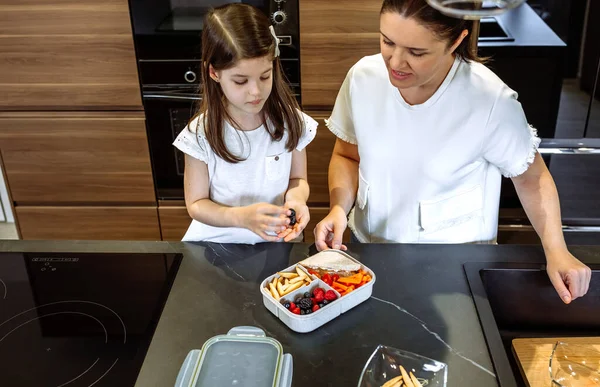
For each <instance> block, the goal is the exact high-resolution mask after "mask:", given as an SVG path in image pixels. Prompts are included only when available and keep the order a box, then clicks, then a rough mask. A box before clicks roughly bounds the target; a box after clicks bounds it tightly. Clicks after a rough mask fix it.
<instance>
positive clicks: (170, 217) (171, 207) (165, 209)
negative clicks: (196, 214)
mask: <svg viewBox="0 0 600 387" xmlns="http://www.w3.org/2000/svg"><path fill="white" fill-rule="evenodd" d="M158 216H159V218H160V230H161V234H162V239H163V241H173V242H174V241H180V240H181V238H183V236H184V235H185V232H186V231H187V229H188V227H189V226H190V223H191V222H192V218H190V215H189V214H188V211H187V208H186V207H185V202H184V201H183V200H159V202H158Z"/></svg>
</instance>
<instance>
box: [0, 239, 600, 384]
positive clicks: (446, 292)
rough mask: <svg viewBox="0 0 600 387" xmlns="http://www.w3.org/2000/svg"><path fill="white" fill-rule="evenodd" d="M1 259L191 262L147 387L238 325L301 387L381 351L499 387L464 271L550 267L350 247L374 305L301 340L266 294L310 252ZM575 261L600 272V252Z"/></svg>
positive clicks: (5, 245) (104, 246) (1, 247)
mask: <svg viewBox="0 0 600 387" xmlns="http://www.w3.org/2000/svg"><path fill="white" fill-rule="evenodd" d="M0 251H32V252H33V251H40V252H100V251H102V252H176V251H180V252H183V254H184V258H183V261H182V263H181V267H180V269H179V273H178V275H177V278H176V279H175V283H174V285H173V288H172V291H171V293H170V295H169V298H168V301H167V304H166V306H165V308H164V311H163V314H162V316H161V319H160V322H159V324H158V327H157V330H156V333H155V335H154V338H153V340H152V343H151V345H150V348H149V351H148V354H147V356H146V359H145V362H144V365H143V367H142V370H141V372H140V375H139V378H138V381H137V383H136V386H138V387H141V386H143V387H151V386H170V385H173V384H174V381H175V378H176V376H177V373H178V371H179V367H180V365H181V363H182V362H183V360H184V358H185V356H186V355H187V353H188V352H189V351H190V350H191V349H195V348H200V347H201V346H202V344H203V343H204V342H205V341H206V340H207V339H208V338H210V337H212V336H215V335H219V334H225V333H227V331H228V330H229V329H231V328H232V327H234V326H239V325H252V326H257V327H259V328H261V329H263V330H264V331H265V332H266V333H267V335H268V336H271V337H273V338H275V339H277V340H279V341H280V342H281V344H282V345H283V347H284V351H285V352H286V353H291V354H292V355H293V357H294V383H293V385H294V386H297V387H298V386H309V385H310V386H315V387H317V386H356V385H357V383H358V378H359V375H360V373H361V371H362V368H363V366H364V364H365V362H366V361H367V359H368V358H369V355H370V354H371V353H372V351H373V350H374V349H375V347H376V346H377V345H378V344H385V345H389V346H393V347H396V348H400V349H404V350H408V351H412V352H416V353H418V354H421V355H423V356H427V357H431V358H433V359H436V360H440V361H443V362H446V363H447V364H448V365H449V374H448V376H449V380H448V385H449V386H481V387H484V386H497V382H496V378H495V377H494V375H493V366H492V363H491V360H490V357H489V355H488V350H487V346H486V343H485V340H484V337H483V334H482V330H481V327H480V325H479V320H478V317H477V312H476V310H475V306H474V303H473V301H472V298H471V293H470V291H469V286H468V283H467V280H466V277H465V274H464V271H463V266H462V264H463V263H464V262H531V263H543V262H544V256H543V253H542V251H541V250H540V249H539V248H537V247H534V246H509V245H501V246H490V245H400V244H396V245H392V244H369V245H367V244H365V245H363V244H358V245H357V244H354V245H349V253H350V254H351V255H353V256H354V257H356V258H357V259H359V260H360V261H362V262H363V263H364V264H365V265H367V266H368V267H370V268H371V269H372V270H374V271H375V273H376V274H377V281H376V283H375V285H374V288H373V296H372V298H371V299H369V300H367V301H366V302H364V303H363V304H360V305H359V306H357V307H356V308H354V309H352V310H350V311H349V312H347V313H345V314H343V315H341V316H340V317H338V318H337V319H335V320H333V321H331V322H330V323H328V324H326V325H324V326H323V327H321V328H318V329H317V330H316V331H314V332H312V333H307V334H299V333H295V332H293V331H291V330H289V329H288V328H287V326H285V325H284V324H283V323H281V322H280V321H279V320H278V319H277V318H276V317H275V316H273V315H272V314H271V313H270V312H269V311H267V309H266V308H265V307H264V306H263V302H262V296H261V294H260V292H259V289H258V287H259V283H260V282H261V281H262V280H263V279H264V278H265V277H267V276H268V275H270V274H272V273H273V272H275V271H278V270H281V269H283V268H285V267H287V266H289V265H290V264H292V263H295V262H297V261H299V260H301V259H302V258H304V257H306V256H308V255H312V254H314V253H315V252H316V251H315V250H314V247H311V246H309V245H307V244H262V245H256V246H247V245H218V244H189V243H167V242H27V241H11V242H8V241H4V242H0ZM571 251H572V252H573V253H574V254H575V255H576V256H578V257H579V258H580V259H582V260H583V261H584V262H587V263H600V248H598V247H579V246H577V247H572V248H571ZM547 286H549V287H550V286H551V284H550V282H549V281H548V285H547ZM575 302H576V301H575Z"/></svg>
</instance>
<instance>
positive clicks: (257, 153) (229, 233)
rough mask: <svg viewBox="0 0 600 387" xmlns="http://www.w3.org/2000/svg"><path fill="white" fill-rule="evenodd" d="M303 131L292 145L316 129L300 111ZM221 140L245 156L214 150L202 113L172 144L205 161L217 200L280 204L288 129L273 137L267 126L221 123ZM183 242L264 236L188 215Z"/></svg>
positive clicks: (251, 240) (286, 176) (288, 156)
mask: <svg viewBox="0 0 600 387" xmlns="http://www.w3.org/2000/svg"><path fill="white" fill-rule="evenodd" d="M302 119H303V121H304V128H303V133H302V135H301V137H300V141H299V142H298V146H297V147H296V150H298V151H301V150H303V149H304V148H305V147H306V146H307V145H308V144H309V143H310V142H311V141H312V140H313V139H314V138H315V135H316V133H317V125H318V124H317V122H316V121H315V120H313V119H312V118H311V117H309V116H308V115H306V114H304V113H302ZM224 135H225V144H226V145H227V149H229V150H230V151H231V152H232V153H233V154H235V155H238V156H242V157H243V158H245V160H243V161H240V162H238V163H235V164H234V163H229V162H227V161H225V160H223V159H222V158H220V157H219V156H217V154H216V153H215V152H214V151H213V150H212V148H211V147H210V145H209V144H208V141H207V139H206V136H205V132H204V126H203V124H202V116H199V117H197V118H195V119H194V120H192V121H191V122H190V123H189V124H188V126H187V127H186V128H185V129H184V130H183V131H181V133H180V134H179V135H178V136H177V138H176V139H175V141H174V142H173V145H174V146H175V147H177V148H178V149H179V150H180V151H182V152H183V153H185V154H187V155H190V156H192V157H194V158H196V159H198V160H200V161H203V162H205V163H206V165H207V166H208V179H209V195H210V200H212V201H213V202H215V203H218V204H221V205H224V206H229V207H242V206H247V205H250V204H255V203H261V202H266V203H271V204H274V205H277V206H282V205H283V204H284V200H285V193H286V191H287V189H288V185H289V180H290V172H291V168H292V152H289V151H288V150H287V149H286V148H285V144H286V141H287V139H288V134H287V132H286V133H285V135H284V136H283V138H282V139H281V140H280V141H274V140H273V139H272V138H271V136H270V134H269V133H268V132H267V129H266V128H265V126H264V125H263V126H261V127H259V128H257V129H254V130H252V131H241V130H238V129H235V128H234V127H233V126H231V125H230V124H229V123H228V122H225V124H224ZM182 240H183V241H210V242H219V243H248V244H255V243H259V242H264V240H263V239H262V238H261V237H260V236H258V235H257V234H255V233H253V232H252V231H250V230H248V229H244V228H237V227H213V226H209V225H207V224H203V223H201V222H198V221H196V220H192V223H191V224H190V227H189V228H188V230H187V232H186V233H185V235H184V237H183V239H182Z"/></svg>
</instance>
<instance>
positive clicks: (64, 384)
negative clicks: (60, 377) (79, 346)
mask: <svg viewBox="0 0 600 387" xmlns="http://www.w3.org/2000/svg"><path fill="white" fill-rule="evenodd" d="M99 360H100V358H97V359H96V361H95V362H94V364H92V365H91V366H90V368H88V369H87V370H85V371H83V373H82V374H81V375H79V376H76V377H75V378H73V379H71V380H69V381H68V382H66V383H63V384H61V385H60V386H57V387H63V386H66V385H67V384H69V383H71V382H74V381H76V380H77V379H79V378H80V377H82V376H83V375H85V374H86V373H87V372H88V371H89V370H91V369H92V368H93V367H94V366H95V365H96V363H98V361H99Z"/></svg>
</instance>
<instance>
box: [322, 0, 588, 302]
mask: <svg viewBox="0 0 600 387" xmlns="http://www.w3.org/2000/svg"><path fill="white" fill-rule="evenodd" d="M471 28H472V22H470V21H465V20H460V19H454V18H451V17H447V16H444V15H443V14H441V13H440V12H438V11H436V10H435V9H433V8H431V7H430V6H428V5H427V3H426V1H425V0H384V2H383V6H382V9H381V15H380V30H381V31H380V33H381V37H380V45H381V54H377V55H373V56H368V57H365V58H362V59H361V60H360V61H358V62H357V63H356V64H355V65H354V66H353V67H352V68H351V69H350V71H349V72H348V75H347V76H346V79H345V80H344V83H343V84H342V87H341V89H340V92H339V94H338V97H337V99H336V103H335V107H334V109H333V112H332V114H331V117H330V119H329V120H328V121H327V126H328V128H329V129H330V130H331V131H332V132H333V133H334V134H335V135H336V136H337V140H336V144H335V148H334V151H333V155H332V157H331V162H330V165H329V191H330V201H331V210H330V212H329V214H328V215H327V217H325V219H323V220H322V221H321V222H320V223H319V224H318V225H317V227H316V228H315V239H316V246H317V249H319V250H323V249H326V248H329V247H333V248H342V249H345V246H343V245H342V243H341V239H342V234H343V232H344V230H345V228H346V227H347V226H348V225H349V226H350V228H351V230H352V231H353V239H357V240H358V241H360V242H401V243H495V240H496V234H497V226H498V207H499V198H500V182H501V175H504V176H506V177H510V178H511V179H512V181H513V183H514V185H515V187H516V189H517V193H518V195H519V198H520V200H521V203H522V204H523V207H524V208H525V211H526V212H527V214H528V216H529V218H530V221H531V223H532V224H533V226H534V228H535V230H536V231H537V233H538V235H539V236H540V238H541V240H542V244H543V247H544V251H545V254H546V258H547V263H548V264H547V271H548V275H549V277H550V280H551V281H552V284H553V285H554V287H555V289H556V290H557V292H558V294H559V296H560V297H561V299H562V300H563V301H564V302H565V303H569V302H571V301H572V300H574V299H575V298H577V297H581V296H583V295H584V294H585V293H586V292H587V290H588V286H589V282H590V277H591V271H590V269H589V268H588V267H587V266H585V265H584V264H583V263H581V262H580V261H579V260H577V259H576V258H575V257H574V256H573V255H571V254H570V253H569V251H568V250H567V247H566V244H565V241H564V237H563V234H562V228H561V219H560V206H559V201H558V194H557V191H556V187H555V185H554V182H553V180H552V177H551V176H550V173H549V171H548V169H547V168H546V165H545V164H544V162H543V160H542V158H541V156H540V155H539V153H538V152H537V147H538V145H539V142H540V140H539V139H538V138H537V136H536V132H535V129H533V128H531V127H530V126H529V125H528V124H527V120H526V118H525V115H524V112H523V109H522V108H521V105H520V103H519V102H518V101H517V94H516V93H515V92H514V91H513V90H511V89H510V88H509V87H507V86H506V85H505V84H504V83H503V82H502V81H501V80H500V79H499V78H498V77H497V76H496V75H495V74H494V73H493V72H492V71H491V70H489V69H488V68H487V67H485V66H484V65H483V64H482V63H480V62H481V61H480V59H479V58H478V57H477V56H476V54H475V50H474V49H473V47H471V45H472V43H471V40H470V39H469V38H468V34H469V33H470V31H471ZM351 210H352V211H351ZM348 214H349V221H347V216H348Z"/></svg>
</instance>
